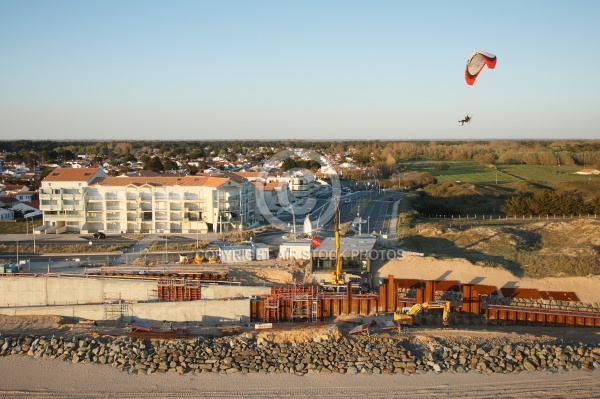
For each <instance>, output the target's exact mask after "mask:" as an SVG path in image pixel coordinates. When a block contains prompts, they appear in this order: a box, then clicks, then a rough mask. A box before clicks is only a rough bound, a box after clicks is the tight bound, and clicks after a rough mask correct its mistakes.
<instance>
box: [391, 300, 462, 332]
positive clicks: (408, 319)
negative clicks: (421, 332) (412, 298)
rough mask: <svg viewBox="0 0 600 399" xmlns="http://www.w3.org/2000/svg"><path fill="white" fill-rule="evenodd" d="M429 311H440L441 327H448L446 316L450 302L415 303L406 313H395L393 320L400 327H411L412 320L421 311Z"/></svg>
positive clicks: (448, 312)
mask: <svg viewBox="0 0 600 399" xmlns="http://www.w3.org/2000/svg"><path fill="white" fill-rule="evenodd" d="M430 309H442V311H443V313H442V325H443V326H444V327H448V316H449V314H450V301H437V302H424V303H417V304H415V305H413V306H412V307H410V308H408V309H407V310H406V312H395V313H394V320H395V321H397V322H398V324H400V325H404V326H412V325H413V319H414V317H415V316H416V315H418V314H419V313H420V312H421V311H426V312H427V311H429V310H430Z"/></svg>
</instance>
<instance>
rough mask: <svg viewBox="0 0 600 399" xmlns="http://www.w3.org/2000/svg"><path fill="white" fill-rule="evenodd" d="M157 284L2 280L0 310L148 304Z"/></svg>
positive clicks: (105, 281) (70, 279)
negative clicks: (118, 301) (106, 303)
mask: <svg viewBox="0 0 600 399" xmlns="http://www.w3.org/2000/svg"><path fill="white" fill-rule="evenodd" d="M156 288H157V285H156V281H130V280H118V279H99V278H75V277H30V276H26V277H25V276H19V277H1V278H0V307H5V306H37V305H72V304H89V303H102V302H103V301H104V298H119V297H120V298H121V299H123V300H124V301H147V300H148V294H149V292H150V291H151V290H156Z"/></svg>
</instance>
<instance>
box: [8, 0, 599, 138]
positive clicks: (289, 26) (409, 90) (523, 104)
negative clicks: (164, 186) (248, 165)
mask: <svg viewBox="0 0 600 399" xmlns="http://www.w3.org/2000/svg"><path fill="white" fill-rule="evenodd" d="M599 20H600V2H598V1H591V0H590V1H533V0H532V1H493V2H492V1H480V2H468V1H467V2H466V1H461V2H457V1H410V2H409V1H399V0H398V1H364V0H361V1H348V0H345V1H326V0H320V1H317V0H315V1H310V0H309V1H255V0H253V1H245V0H244V1H200V0H197V1H148V0H143V1H127V0H119V1H80V0H74V1H60V0H52V1H47V0H43V1H28V0H17V1H13V0H0V138H2V139H14V138H23V139H142V138H144V139H187V140H194V139H210V138H215V139H247V138H253V139H271V138H304V139H391V140H408V139H488V138H507V139H511V138H539V139H546V138H552V139H560V138H596V139H597V138H600V133H599V132H600V131H599V125H600V124H599V122H600V117H599V114H600V78H599V75H598V72H597V71H598V70H599V69H600V62H599V61H600V60H599V57H600V53H599V51H598V50H599V48H600V29H599V28H598V21H599ZM474 50H483V51H487V52H490V53H493V54H496V55H497V56H498V64H497V66H496V69H494V70H487V69H486V70H484V71H483V72H482V74H481V75H480V77H479V79H478V81H477V82H476V85H475V86H474V87H469V86H467V85H466V83H465V81H464V68H465V63H466V60H467V58H468V56H469V55H470V54H471V53H472V52H473V51H474ZM467 112H471V113H473V115H474V117H473V122H472V124H471V125H470V126H465V127H460V125H459V124H458V123H457V120H458V119H461V118H462V117H463V116H464V115H465V114H466V113H467Z"/></svg>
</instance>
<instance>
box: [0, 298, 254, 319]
mask: <svg viewBox="0 0 600 399" xmlns="http://www.w3.org/2000/svg"><path fill="white" fill-rule="evenodd" d="M104 309H105V307H104V305H70V306H31V307H12V308H6V307H2V308H0V314H5V315H11V316H23V315H57V316H66V317H79V318H83V319H91V320H103V319H104ZM129 314H130V317H128V318H126V320H122V321H129V320H130V319H131V318H134V319H136V320H137V319H143V320H158V321H162V320H168V321H174V322H186V321H198V322H204V323H207V324H216V323H223V322H242V323H247V322H249V321H250V300H249V299H236V300H202V301H188V302H152V303H132V304H129Z"/></svg>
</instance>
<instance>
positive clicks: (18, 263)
mask: <svg viewBox="0 0 600 399" xmlns="http://www.w3.org/2000/svg"><path fill="white" fill-rule="evenodd" d="M18 265H19V241H17V266H18Z"/></svg>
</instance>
